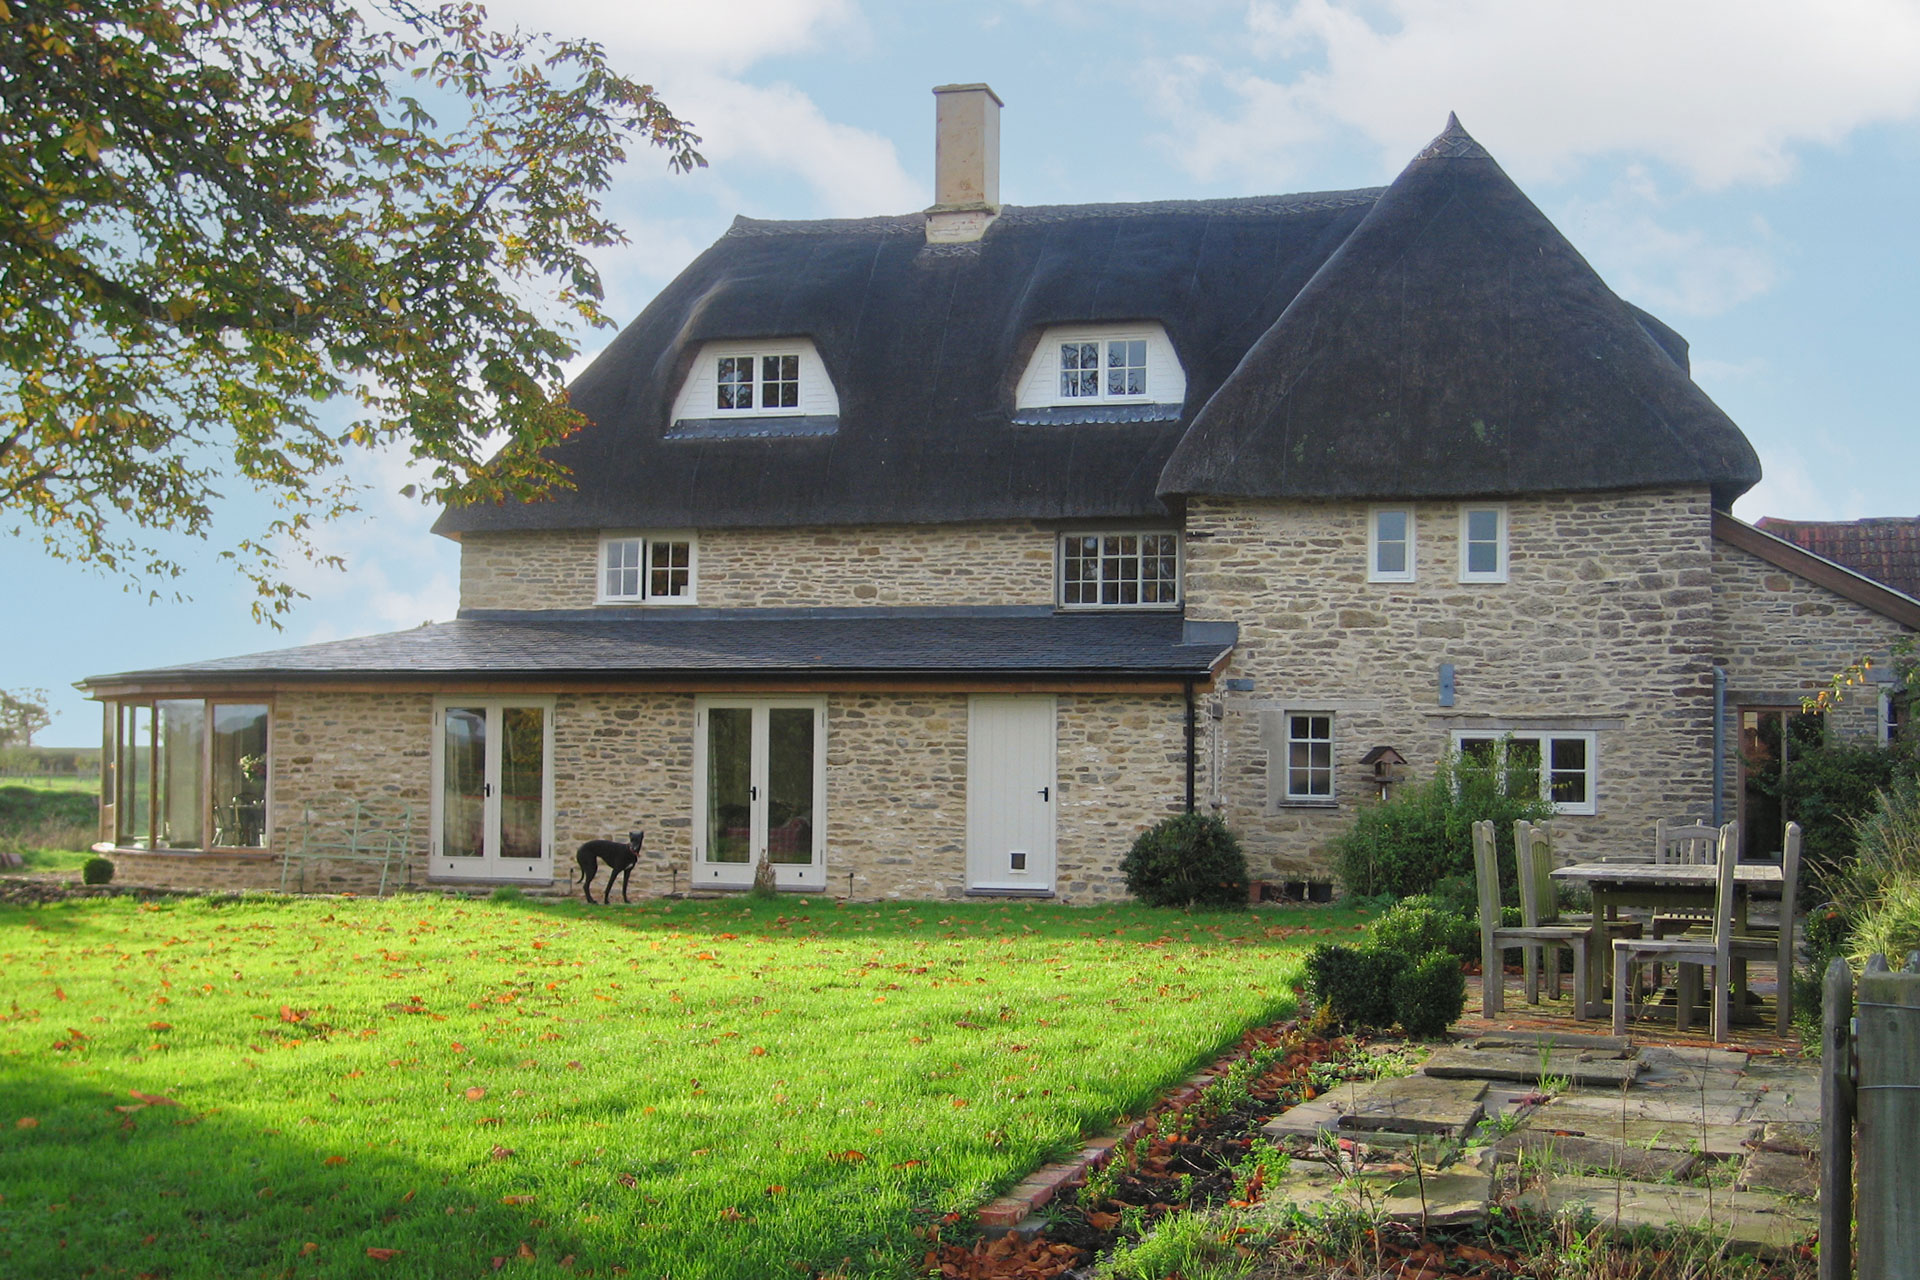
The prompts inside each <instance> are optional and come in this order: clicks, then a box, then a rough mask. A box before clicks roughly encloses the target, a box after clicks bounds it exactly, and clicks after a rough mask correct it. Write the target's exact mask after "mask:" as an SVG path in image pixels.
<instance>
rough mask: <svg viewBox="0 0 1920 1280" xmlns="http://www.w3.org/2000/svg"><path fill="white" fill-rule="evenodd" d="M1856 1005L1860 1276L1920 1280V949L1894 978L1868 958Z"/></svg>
mask: <svg viewBox="0 0 1920 1280" xmlns="http://www.w3.org/2000/svg"><path fill="white" fill-rule="evenodd" d="M1854 1007H1855V1015H1854V1018H1855V1027H1856V1030H1855V1032H1854V1041H1855V1060H1856V1061H1857V1062H1858V1063H1859V1077H1858V1083H1857V1084H1856V1085H1855V1086H1854V1089H1855V1102H1854V1110H1855V1114H1856V1115H1857V1116H1858V1118H1859V1130H1860V1132H1859V1143H1860V1178H1859V1184H1858V1186H1857V1188H1856V1197H1855V1198H1856V1201H1857V1203H1858V1206H1859V1217H1860V1274H1861V1275H1862V1276H1865V1277H1870V1278H1871V1280H1920V1178H1916V1177H1915V1176H1914V1152H1913V1147H1914V1141H1915V1137H1916V1135H1920V952H1915V953H1913V954H1911V955H1909V956H1908V957H1907V966H1906V968H1905V970H1903V971H1902V972H1899V973H1892V972H1889V971H1888V968H1887V961H1886V957H1884V956H1878V955H1876V956H1874V957H1873V958H1872V959H1870V960H1869V961H1867V971H1866V972H1865V973H1864V974H1862V975H1861V976H1860V981H1859V983H1858V984H1857V986H1856V988H1855V1000H1854ZM1830 1134H1831V1131H1829V1136H1830ZM1825 1243H1826V1241H1825V1237H1822V1239H1821V1244H1822V1245H1823V1246H1824V1245H1825Z"/></svg>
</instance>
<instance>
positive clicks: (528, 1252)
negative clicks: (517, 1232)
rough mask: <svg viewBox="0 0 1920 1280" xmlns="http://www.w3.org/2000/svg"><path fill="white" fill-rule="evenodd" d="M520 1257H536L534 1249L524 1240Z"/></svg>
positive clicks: (521, 1244) (521, 1243)
mask: <svg viewBox="0 0 1920 1280" xmlns="http://www.w3.org/2000/svg"><path fill="white" fill-rule="evenodd" d="M520 1256H521V1257H523V1258H531V1257H534V1256H536V1255H535V1254H534V1252H533V1247H532V1246H531V1245H529V1244H528V1243H527V1242H526V1241H525V1240H522V1241H521V1242H520Z"/></svg>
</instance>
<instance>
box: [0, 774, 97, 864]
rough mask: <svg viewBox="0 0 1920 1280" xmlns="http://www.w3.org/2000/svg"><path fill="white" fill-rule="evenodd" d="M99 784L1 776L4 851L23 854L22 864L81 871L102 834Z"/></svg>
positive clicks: (0, 838) (0, 835) (0, 817)
mask: <svg viewBox="0 0 1920 1280" xmlns="http://www.w3.org/2000/svg"><path fill="white" fill-rule="evenodd" d="M69 784H71V785H69ZM98 785H99V784H98V782H97V781H96V782H93V783H91V784H82V783H78V782H77V781H76V780H75V779H71V778H67V779H59V778H56V779H50V780H47V779H35V780H34V781H33V782H31V783H15V782H7V781H4V780H0V852H5V853H12V854H17V855H19V857H20V860H21V864H22V866H21V869H22V870H26V871H64V870H72V871H75V872H78V871H79V869H80V864H81V863H83V862H85V861H86V860H87V858H88V857H90V856H91V855H90V854H88V853H87V847H88V846H89V845H91V844H92V843H93V842H94V840H96V839H97V838H98V831H99V822H98V817H97V815H98V813H99V802H98V800H97V799H96V798H95V797H96V790H95V789H96V788H97V787H98Z"/></svg>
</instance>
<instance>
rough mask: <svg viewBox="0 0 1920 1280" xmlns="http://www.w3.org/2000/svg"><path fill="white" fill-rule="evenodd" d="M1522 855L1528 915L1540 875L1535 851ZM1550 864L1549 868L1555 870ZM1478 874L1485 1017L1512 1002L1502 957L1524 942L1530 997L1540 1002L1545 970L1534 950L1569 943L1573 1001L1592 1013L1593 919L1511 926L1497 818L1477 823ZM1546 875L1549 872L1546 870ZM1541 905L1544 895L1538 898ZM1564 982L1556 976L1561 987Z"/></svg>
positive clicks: (1524, 907) (1579, 1011)
mask: <svg viewBox="0 0 1920 1280" xmlns="http://www.w3.org/2000/svg"><path fill="white" fill-rule="evenodd" d="M1515 856H1516V857H1517V858H1518V859H1519V865H1518V868H1517V869H1518V870H1519V872H1520V884H1521V899H1522V902H1521V907H1520V913H1521V918H1522V919H1523V920H1524V919H1526V916H1527V910H1528V908H1527V899H1529V898H1530V897H1533V896H1534V895H1533V893H1532V891H1530V890H1529V889H1528V888H1527V884H1528V882H1529V881H1530V880H1535V879H1538V878H1540V877H1536V876H1535V875H1534V874H1533V872H1532V870H1531V869H1530V867H1529V855H1522V854H1521V853H1520V851H1519V850H1517V849H1516V850H1515ZM1551 869H1552V867H1551V866H1550V865H1549V867H1548V868H1547V870H1551ZM1473 875H1474V880H1475V882H1476V885H1477V888H1478V890H1479V900H1480V1012H1481V1014H1482V1016H1484V1017H1489V1018H1491V1017H1493V1016H1495V1015H1496V1014H1498V1013H1499V1012H1500V1011H1501V1010H1502V1009H1503V1008H1504V1007H1505V1005H1506V991H1505V985H1506V982H1505V976H1506V975H1505V966H1504V964H1503V963H1502V960H1503V958H1504V956H1505V953H1506V951H1507V949H1508V948H1509V947H1519V948H1521V951H1522V954H1523V955H1525V956H1526V957H1527V965H1526V972H1527V979H1526V981H1527V1003H1528V1004H1538V1003H1540V986H1539V980H1540V973H1539V966H1538V964H1537V962H1536V959H1535V956H1534V952H1535V951H1536V950H1537V949H1547V948H1553V947H1565V948H1567V949H1568V950H1570V951H1572V952H1573V1003H1574V1008H1575V1010H1576V1011H1577V1012H1576V1016H1578V1017H1582V1018H1584V1017H1586V1016H1588V1013H1589V1001H1588V999H1587V944H1588V940H1589V939H1590V938H1591V936H1592V926H1591V925H1570V924H1534V925H1527V924H1522V925H1521V926H1520V927H1519V928H1512V927H1505V926H1502V925H1501V923H1500V859H1499V855H1498V853H1497V852H1496V849H1495V845H1494V839H1493V823H1492V822H1490V821H1481V822H1476V823H1474V824H1473ZM1541 876H1544V872H1543V873H1541ZM1552 890H1553V887H1552V885H1551V884H1549V885H1547V901H1549V902H1550V901H1552ZM1535 906H1536V909H1537V907H1538V900H1537V899H1535ZM1554 989H1555V990H1556V991H1558V989H1559V986H1558V982H1557V980H1556V983H1555V988H1554Z"/></svg>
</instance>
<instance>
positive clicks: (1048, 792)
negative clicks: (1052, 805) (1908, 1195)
mask: <svg viewBox="0 0 1920 1280" xmlns="http://www.w3.org/2000/svg"><path fill="white" fill-rule="evenodd" d="M1040 798H1041V799H1042V800H1051V799H1052V798H1053V788H1052V787H1042V788H1040Z"/></svg>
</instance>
